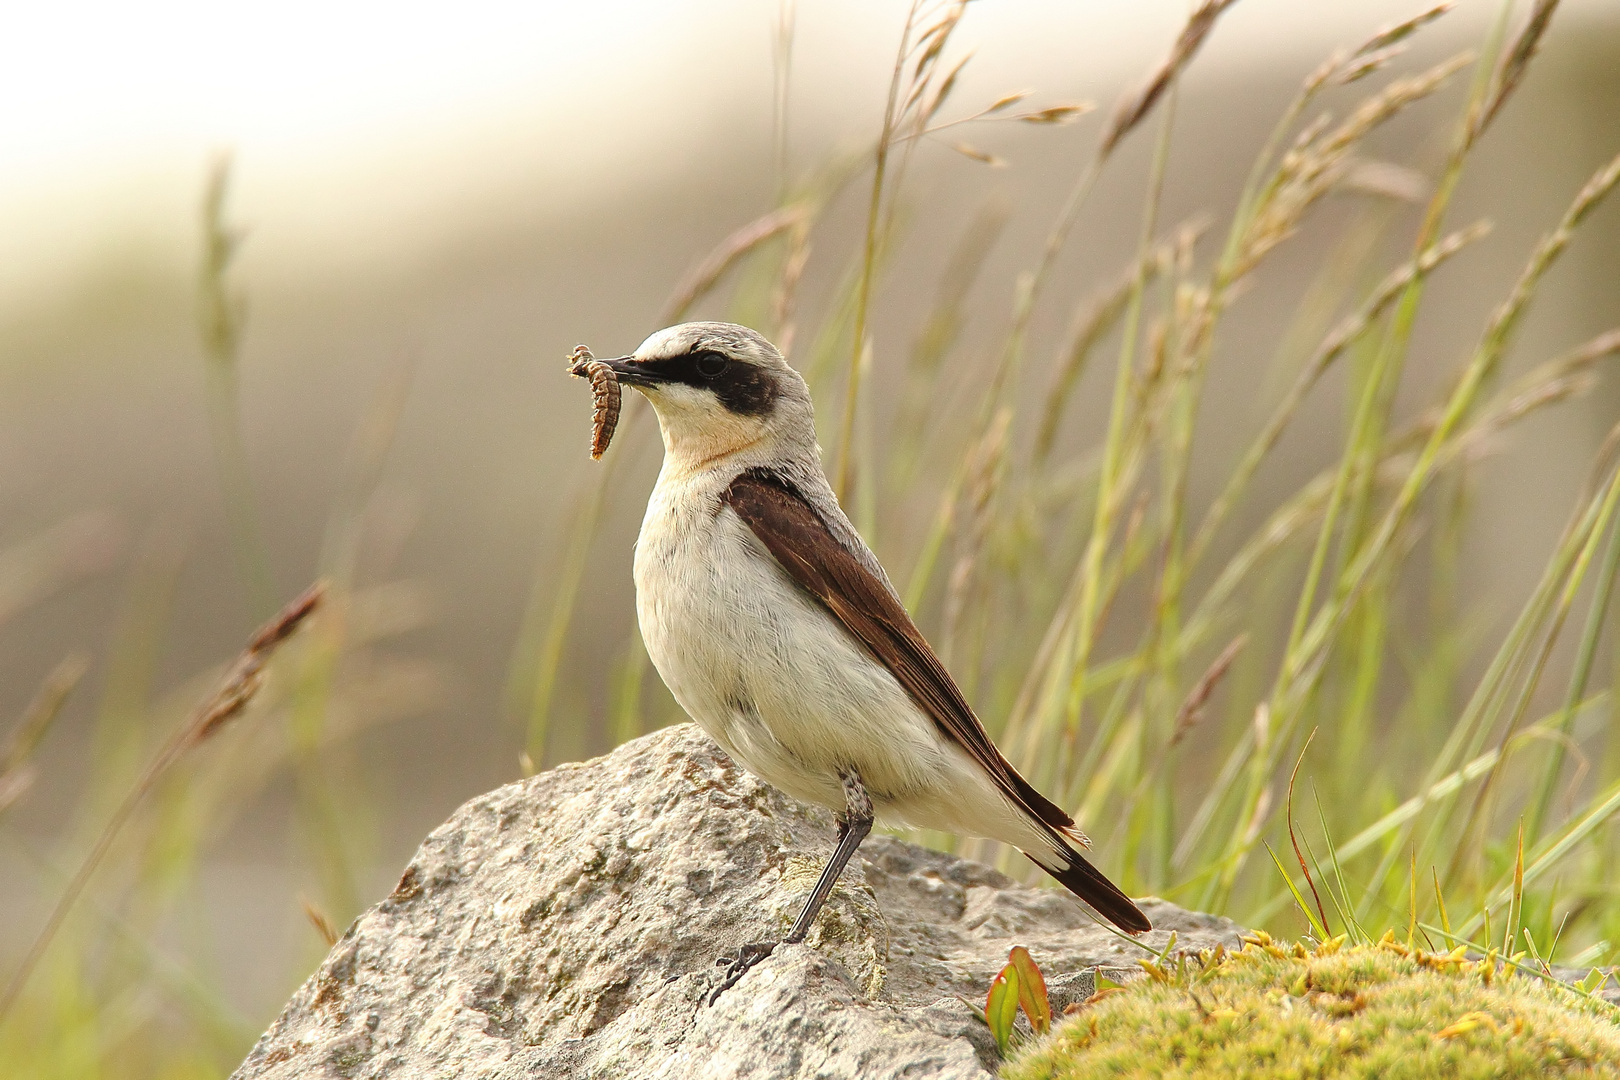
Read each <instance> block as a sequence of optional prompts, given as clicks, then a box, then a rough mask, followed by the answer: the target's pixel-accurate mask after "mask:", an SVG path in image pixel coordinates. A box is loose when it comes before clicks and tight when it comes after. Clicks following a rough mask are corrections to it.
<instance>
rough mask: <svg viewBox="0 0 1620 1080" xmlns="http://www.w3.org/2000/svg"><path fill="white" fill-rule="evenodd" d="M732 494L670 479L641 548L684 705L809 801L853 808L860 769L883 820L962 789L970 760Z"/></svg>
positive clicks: (652, 643) (646, 601)
mask: <svg viewBox="0 0 1620 1080" xmlns="http://www.w3.org/2000/svg"><path fill="white" fill-rule="evenodd" d="M729 481H730V477H728V476H716V475H714V474H707V475H703V474H700V475H698V476H688V477H684V478H672V477H671V476H669V475H665V476H661V477H660V479H659V483H658V486H657V488H656V489H655V490H654V492H653V496H652V499H651V501H650V502H649V503H648V505H647V516H646V518H645V519H644V520H643V522H642V526H641V536H640V539H639V540H638V541H637V543H636V558H635V578H636V608H637V614H638V616H639V618H640V622H641V634H642V638H643V640H644V641H645V642H646V645H647V654H648V655H649V656H650V657H651V658H652V661H653V664H654V665H655V666H656V667H657V668H658V672H659V674H660V675H661V676H662V677H663V679H664V682H665V683H666V684H667V685H668V686H669V689H670V691H671V693H673V694H674V695H675V699H676V700H677V701H678V702H680V704H681V707H682V708H684V709H685V710H686V711H687V713H688V714H689V715H690V716H691V717H692V719H693V720H695V721H697V723H698V724H699V725H701V726H702V727H703V729H704V730H705V731H707V732H708V733H709V734H710V735H712V736H713V737H714V739H715V740H716V741H717V742H719V743H720V745H721V746H722V747H724V748H725V750H726V751H727V752H728V753H730V754H731V755H732V756H733V757H735V758H737V759H738V760H739V761H741V762H742V764H743V765H744V766H745V767H747V768H748V769H749V770H750V771H752V772H754V773H756V774H757V775H759V776H761V777H763V778H764V779H765V780H767V781H769V782H770V783H772V784H774V785H776V786H777V787H779V788H781V789H782V790H784V791H786V792H787V793H788V794H790V795H793V796H794V797H796V798H799V799H803V800H805V801H807V802H814V803H820V804H821V805H824V806H828V807H831V808H833V809H842V808H843V805H844V796H843V792H842V789H841V787H840V785H839V782H838V773H839V771H840V770H844V769H848V768H851V767H854V768H856V769H857V770H859V772H860V775H861V778H862V780H863V781H864V782H865V783H866V785H867V787H868V789H869V790H870V791H871V792H872V794H873V796H874V797H875V798H876V800H877V801H878V802H879V804H880V807H881V805H882V804H884V803H889V804H891V805H893V804H898V803H902V802H905V801H906V800H907V798H908V797H909V796H911V795H915V794H919V793H921V792H923V791H924V790H929V791H932V790H935V789H940V788H945V787H955V786H956V784H955V783H954V782H953V781H952V779H951V777H954V775H955V774H956V773H958V772H959V771H960V769H961V765H960V757H961V755H960V754H959V752H957V751H955V750H954V749H953V748H952V747H950V746H949V745H947V744H946V743H945V742H944V741H943V740H942V739H941V738H940V736H939V734H938V732H937V730H936V729H935V727H934V725H933V723H932V721H931V720H929V719H928V718H927V717H926V716H925V715H924V714H923V713H922V712H921V710H919V709H918V708H917V707H916V705H915V703H913V701H912V700H911V698H910V697H909V696H908V695H907V694H906V692H905V690H904V689H903V688H902V687H901V686H900V684H899V683H898V682H897V681H896V680H895V679H894V677H893V676H892V675H891V674H890V673H889V671H888V670H887V669H886V668H884V667H883V666H882V665H881V664H879V663H878V662H877V661H876V660H874V659H873V658H872V656H871V655H870V654H869V653H868V652H866V650H865V649H864V647H863V646H861V645H860V644H859V643H858V642H857V641H856V640H855V639H854V638H853V637H851V636H850V634H849V633H848V632H847V631H846V630H844V628H843V626H842V625H841V624H840V623H838V622H837V621H836V620H835V619H834V618H833V617H832V616H831V615H830V614H829V613H828V612H827V611H826V610H825V609H824V608H823V607H822V606H821V605H820V604H819V603H818V602H817V601H816V600H815V599H814V598H812V597H811V596H810V595H809V594H807V593H805V592H804V591H803V590H801V589H800V588H799V587H798V586H797V585H796V584H795V583H794V582H793V581H792V579H791V578H789V577H788V575H787V573H786V572H785V571H783V570H782V569H781V567H780V566H778V565H777V563H776V561H775V560H774V559H773V558H772V557H771V555H770V553H769V552H768V551H767V550H766V549H765V547H764V546H763V544H761V543H760V541H759V539H758V538H757V537H756V536H755V535H754V534H753V532H752V531H751V530H750V529H749V527H748V526H747V525H746V524H745V523H744V522H743V521H742V520H741V519H740V518H739V517H738V516H737V515H736V513H735V512H734V511H732V510H731V508H730V507H728V506H725V505H724V504H723V503H722V502H721V501H720V493H721V491H722V490H723V489H724V486H725V484H726V483H729Z"/></svg>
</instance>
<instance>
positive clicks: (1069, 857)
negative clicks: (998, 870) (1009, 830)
mask: <svg viewBox="0 0 1620 1080" xmlns="http://www.w3.org/2000/svg"><path fill="white" fill-rule="evenodd" d="M1024 854H1025V855H1028V856H1029V857H1030V859H1032V860H1033V861H1034V862H1035V864H1036V865H1037V866H1039V867H1040V868H1041V869H1042V870H1045V871H1046V872H1047V873H1048V874H1051V875H1052V876H1053V877H1055V878H1057V879H1058V881H1060V882H1062V883H1063V887H1064V888H1066V889H1068V890H1069V891H1070V892H1072V893H1074V895H1076V896H1078V897H1079V898H1080V899H1082V900H1084V901H1085V902H1086V903H1088V904H1090V905H1091V906H1092V907H1093V908H1095V909H1096V911H1097V913H1098V914H1099V915H1101V916H1102V917H1103V918H1105V919H1107V920H1108V921H1109V922H1111V923H1113V924H1114V925H1115V926H1117V927H1119V928H1120V929H1121V930H1123V931H1125V932H1126V933H1127V934H1141V933H1145V932H1146V931H1148V930H1151V929H1153V924H1152V923H1150V922H1148V917H1147V916H1146V915H1144V914H1142V909H1141V908H1139V907H1137V906H1136V905H1135V904H1134V903H1132V902H1131V898H1130V897H1128V896H1126V895H1125V894H1124V893H1123V892H1121V891H1120V890H1119V886H1117V885H1115V884H1114V883H1113V882H1112V881H1109V880H1108V879H1107V878H1106V877H1104V876H1103V874H1102V871H1100V870H1098V869H1097V868H1096V867H1095V866H1092V865H1091V864H1090V863H1089V862H1087V861H1086V859H1085V856H1083V855H1081V854H1080V853H1079V852H1078V851H1075V850H1074V849H1073V848H1070V847H1069V846H1068V845H1066V844H1065V845H1063V846H1062V847H1061V848H1057V847H1053V848H1049V849H1047V850H1045V851H1042V852H1041V853H1040V854H1038V855H1037V854H1035V853H1034V852H1030V851H1026V852H1024Z"/></svg>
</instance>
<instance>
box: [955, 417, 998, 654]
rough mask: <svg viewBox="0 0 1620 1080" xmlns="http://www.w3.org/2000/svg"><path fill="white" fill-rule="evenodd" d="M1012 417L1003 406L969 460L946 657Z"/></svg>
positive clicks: (985, 527)
mask: <svg viewBox="0 0 1620 1080" xmlns="http://www.w3.org/2000/svg"><path fill="white" fill-rule="evenodd" d="M1012 418H1013V410H1012V409H1009V408H1003V409H1002V410H1000V411H999V412H998V413H997V414H996V416H995V419H994V420H993V421H991V424H990V427H989V429H988V430H987V431H985V433H984V437H983V438H982V439H980V440H979V442H978V443H977V445H975V446H974V447H973V449H972V451H970V453H969V456H968V459H967V462H966V472H967V479H966V483H965V484H964V491H963V494H964V495H965V496H966V501H967V511H968V523H967V527H966V528H965V529H963V530H962V532H961V537H962V539H961V542H960V545H959V547H958V551H957V558H956V565H955V566H954V567H952V569H951V576H950V581H949V587H948V589H947V592H946V597H945V617H944V625H943V633H942V639H943V642H944V647H945V659H946V660H947V661H948V660H949V659H950V656H951V652H952V651H953V648H952V647H953V643H954V641H955V637H956V631H957V628H958V627H959V626H960V624H961V618H962V613H963V612H964V611H965V610H966V609H967V602H968V595H969V591H970V589H971V587H972V582H973V576H974V569H975V568H976V566H977V564H978V561H979V558H980V556H981V555H982V553H983V551H984V546H985V542H986V541H987V540H988V539H989V536H990V526H991V516H990V506H991V503H992V502H993V501H994V499H995V496H996V492H997V490H998V489H999V487H1000V484H1001V477H1002V473H1003V469H1002V464H1003V462H1004V461H1005V460H1006V456H1007V431H1008V428H1009V427H1010V425H1011V424H1012Z"/></svg>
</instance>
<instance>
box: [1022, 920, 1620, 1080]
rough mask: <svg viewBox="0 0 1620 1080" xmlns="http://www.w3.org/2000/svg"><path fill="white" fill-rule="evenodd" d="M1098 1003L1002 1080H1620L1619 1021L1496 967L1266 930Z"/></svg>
mask: <svg viewBox="0 0 1620 1080" xmlns="http://www.w3.org/2000/svg"><path fill="white" fill-rule="evenodd" d="M1244 940H1245V944H1244V948H1243V950H1242V951H1241V952H1227V951H1225V950H1220V949H1217V950H1215V951H1214V952H1205V953H1202V954H1200V955H1198V956H1192V957H1186V958H1184V959H1182V960H1180V961H1178V962H1177V963H1176V964H1174V965H1172V966H1169V967H1158V966H1154V965H1147V966H1148V968H1149V971H1148V975H1149V977H1148V978H1146V979H1144V980H1142V981H1141V982H1139V983H1135V984H1133V985H1131V986H1129V987H1126V988H1123V989H1119V990H1115V991H1112V992H1107V991H1105V992H1104V993H1103V994H1099V995H1098V996H1097V997H1094V998H1093V999H1092V1000H1091V1001H1090V1002H1088V1003H1087V1004H1086V1006H1085V1007H1084V1008H1083V1009H1081V1010H1080V1011H1079V1012H1078V1013H1076V1014H1074V1015H1073V1016H1071V1017H1069V1018H1068V1019H1067V1020H1065V1021H1064V1022H1063V1023H1062V1024H1061V1025H1059V1026H1057V1027H1055V1028H1054V1029H1053V1030H1052V1034H1051V1035H1050V1036H1049V1037H1047V1038H1045V1039H1042V1040H1040V1041H1038V1042H1035V1043H1032V1044H1030V1045H1029V1046H1027V1047H1026V1048H1025V1049H1024V1051H1023V1052H1022V1053H1021V1054H1019V1055H1018V1056H1017V1057H1016V1058H1015V1059H1014V1060H1012V1061H1010V1062H1008V1064H1007V1065H1006V1066H1005V1067H1004V1068H1003V1069H1002V1072H1001V1075H1002V1076H1003V1077H1004V1078H1005V1080H1041V1078H1051V1080H1060V1078H1061V1080H1082V1078H1091V1077H1119V1076H1143V1077H1153V1076H1159V1077H1216V1076H1220V1077H1226V1076H1233V1077H1235V1076H1257V1077H1299V1078H1305V1077H1311V1078H1330V1077H1331V1078H1339V1077H1369V1078H1371V1077H1379V1078H1383V1080H1399V1078H1402V1077H1434V1076H1445V1077H1463V1078H1468V1077H1546V1076H1556V1077H1584V1076H1620V1013H1617V1010H1615V1009H1614V1008H1613V1007H1611V1006H1609V1005H1607V1004H1605V1003H1603V1002H1601V1001H1597V1000H1593V999H1590V998H1586V997H1583V996H1581V995H1578V994H1576V993H1574V992H1571V991H1569V990H1566V989H1562V988H1559V987H1555V986H1550V985H1548V984H1547V983H1545V982H1543V981H1542V980H1540V979H1536V978H1533V977H1526V976H1523V975H1518V976H1511V975H1510V974H1509V972H1510V971H1511V969H1507V968H1504V967H1503V966H1502V965H1501V964H1499V963H1498V962H1497V961H1496V959H1495V958H1494V957H1491V958H1489V959H1487V960H1479V961H1475V960H1470V959H1468V958H1466V957H1464V956H1463V955H1462V952H1461V950H1458V951H1457V952H1455V953H1441V954H1434V953H1425V952H1422V951H1419V950H1414V949H1409V948H1407V947H1406V946H1404V945H1402V944H1400V943H1399V942H1397V941H1395V940H1394V939H1393V938H1392V937H1390V936H1388V935H1386V936H1385V938H1384V940H1383V941H1381V942H1379V943H1377V944H1375V945H1362V946H1354V947H1349V948H1346V947H1343V946H1342V939H1341V941H1336V942H1330V943H1328V944H1326V945H1323V946H1321V947H1319V948H1317V949H1315V950H1309V949H1306V948H1305V947H1303V946H1299V945H1294V946H1287V945H1282V944H1279V943H1277V942H1274V941H1272V939H1271V938H1269V937H1267V936H1266V935H1264V934H1256V935H1254V936H1252V937H1249V938H1245V939H1244Z"/></svg>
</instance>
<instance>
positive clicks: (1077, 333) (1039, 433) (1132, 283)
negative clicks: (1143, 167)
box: [1035, 219, 1208, 460]
mask: <svg viewBox="0 0 1620 1080" xmlns="http://www.w3.org/2000/svg"><path fill="white" fill-rule="evenodd" d="M1207 228H1208V222H1207V220H1204V219H1197V220H1194V221H1190V222H1187V223H1186V224H1184V225H1182V226H1181V227H1180V228H1179V229H1177V230H1176V236H1175V238H1174V239H1173V240H1165V241H1161V242H1160V243H1158V244H1155V245H1153V247H1152V248H1151V249H1150V250H1149V251H1148V253H1147V255H1146V257H1145V258H1143V259H1140V260H1138V264H1137V265H1132V266H1131V267H1130V268H1129V269H1128V270H1126V271H1125V273H1123V274H1121V275H1120V276H1119V278H1118V279H1117V280H1116V281H1115V282H1114V284H1113V285H1112V286H1110V287H1109V288H1108V289H1107V290H1106V291H1104V292H1102V293H1100V294H1094V295H1093V296H1092V297H1091V298H1089V299H1088V300H1086V301H1084V302H1083V303H1082V304H1081V305H1080V306H1079V307H1077V308H1076V309H1075V313H1074V317H1073V318H1072V319H1071V320H1070V323H1069V330H1068V333H1067V334H1066V335H1065V336H1064V341H1065V344H1064V346H1063V348H1062V350H1061V351H1060V353H1059V360H1058V362H1057V364H1056V365H1055V369H1056V370H1055V373H1054V374H1053V376H1052V384H1051V386H1050V388H1049V389H1048V390H1047V392H1046V396H1045V404H1044V405H1043V406H1042V411H1041V422H1040V426H1039V427H1038V428H1037V429H1036V434H1035V456H1036V459H1037V460H1040V459H1042V458H1045V457H1046V456H1047V455H1048V454H1049V453H1050V452H1051V450H1052V443H1053V442H1054V440H1056V438H1057V431H1058V426H1059V425H1060V424H1061V423H1062V422H1063V413H1064V410H1065V409H1066V408H1067V406H1068V403H1069V398H1070V396H1071V395H1072V394H1073V393H1074V389H1075V387H1076V386H1077V385H1079V382H1080V379H1081V376H1083V375H1084V374H1085V370H1086V364H1087V362H1088V361H1089V360H1090V359H1091V353H1092V350H1093V349H1095V348H1096V346H1097V343H1098V342H1099V341H1101V340H1102V339H1103V337H1105V336H1106V335H1107V334H1108V332H1109V331H1110V330H1112V329H1113V328H1114V327H1115V326H1116V325H1117V324H1118V323H1119V320H1120V318H1121V317H1123V316H1124V314H1125V309H1126V308H1127V307H1128V306H1129V305H1130V301H1131V295H1132V293H1133V292H1134V290H1135V289H1136V287H1137V284H1136V283H1137V279H1138V277H1140V278H1141V280H1142V283H1143V285H1144V286H1145V285H1148V284H1151V283H1152V282H1153V281H1155V280H1156V279H1157V278H1158V277H1159V275H1161V274H1164V273H1166V272H1167V271H1169V270H1170V268H1171V267H1172V266H1174V265H1175V262H1176V260H1177V258H1178V252H1181V251H1184V250H1186V249H1189V248H1191V247H1192V246H1193V245H1195V244H1196V243H1197V241H1198V239H1199V237H1201V236H1202V235H1203V234H1204V231H1205V229H1207Z"/></svg>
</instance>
